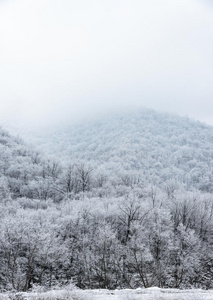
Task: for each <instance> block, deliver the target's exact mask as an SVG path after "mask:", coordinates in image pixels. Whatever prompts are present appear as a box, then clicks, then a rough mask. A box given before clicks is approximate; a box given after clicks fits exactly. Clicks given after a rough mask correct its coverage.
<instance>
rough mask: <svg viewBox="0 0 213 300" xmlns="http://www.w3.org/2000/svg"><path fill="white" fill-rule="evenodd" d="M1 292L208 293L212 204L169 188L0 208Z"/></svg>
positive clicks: (8, 203)
mask: <svg viewBox="0 0 213 300" xmlns="http://www.w3.org/2000/svg"><path fill="white" fill-rule="evenodd" d="M0 220H1V222H0V287H1V289H2V290H11V289H13V290H28V289H30V288H32V287H33V285H41V286H45V287H50V286H54V285H64V284H67V283H69V282H70V281H72V282H73V283H74V284H76V285H77V286H78V287H80V288H109V289H113V288H136V287H150V286H159V287H175V288H190V287H197V288H200V287H202V288H207V289H208V288H213V283H212V278H213V232H212V228H213V197H212V196H211V195H208V194H206V195H203V194H200V193H199V192H194V193H192V192H185V191H184V190H182V189H181V188H177V186H175V185H174V184H173V183H170V184H167V185H166V186H165V187H164V188H163V189H162V190H160V189H159V188H157V187H154V186H150V187H146V188H143V189H141V188H137V189H133V190H132V192H129V193H126V195H125V196H122V197H109V198H106V197H102V198H99V197H96V198H87V197H86V196H84V198H80V199H78V200H64V201H61V202H60V203H53V201H52V200H46V201H44V200H30V199H27V198H19V199H16V200H11V198H8V197H7V196H5V197H4V200H3V199H2V200H1V204H0Z"/></svg>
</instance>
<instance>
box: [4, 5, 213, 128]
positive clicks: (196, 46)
mask: <svg viewBox="0 0 213 300" xmlns="http://www.w3.org/2000/svg"><path fill="white" fill-rule="evenodd" d="M212 53H213V7H212V4H211V1H204V0H102V1H100V0H78V1H77V0H76V1H73V0H60V1H53V0H46V1H44V0H36V1H34V0H7V1H0V123H2V124H4V123H15V124H17V125H18V124H24V125H26V124H27V125H28V126H29V127H30V126H35V125H37V124H43V125H51V124H58V123H61V122H67V121H70V120H81V119H84V118H87V117H88V116H96V115H97V114H100V113H101V114H103V113H104V112H107V111H111V110H119V109H121V108H123V107H125V106H131V107H134V106H135V107H148V108H153V109H156V110H159V111H167V112H175V113H178V114H180V115H188V116H190V117H193V118H196V119H199V120H201V121H204V122H207V123H209V124H212V125H213V101H212V96H213V55H212Z"/></svg>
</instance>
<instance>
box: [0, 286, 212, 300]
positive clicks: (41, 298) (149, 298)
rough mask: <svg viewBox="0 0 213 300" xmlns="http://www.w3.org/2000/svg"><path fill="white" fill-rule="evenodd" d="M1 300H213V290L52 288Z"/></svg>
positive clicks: (6, 294)
mask: <svg viewBox="0 0 213 300" xmlns="http://www.w3.org/2000/svg"><path fill="white" fill-rule="evenodd" d="M0 300H213V290H210V291H205V290H196V289H192V290H177V289H160V288H148V289H136V290H128V289H125V290H114V291H113V290H78V289H75V290H72V289H63V290H51V291H48V292H41V291H40V292H39V291H37V292H29V293H2V294H0Z"/></svg>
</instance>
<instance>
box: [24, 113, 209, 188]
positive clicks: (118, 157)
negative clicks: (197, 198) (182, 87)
mask: <svg viewBox="0 0 213 300" xmlns="http://www.w3.org/2000/svg"><path fill="white" fill-rule="evenodd" d="M28 138H29V139H30V137H29V135H28ZM30 140H31V142H33V143H34V144H35V145H37V146H38V147H39V148H40V149H41V150H42V151H44V152H45V153H51V154H56V155H57V156H60V157H63V156H64V157H66V158H67V157H69V158H70V159H71V160H72V161H77V160H79V159H80V160H85V161H87V162H88V161H89V162H90V163H91V164H92V165H94V166H95V168H97V167H99V168H100V167H101V169H104V170H105V171H107V172H109V173H116V174H119V175H121V174H124V173H125V172H128V174H130V173H132V174H137V175H138V174H139V175H140V177H141V178H143V180H145V181H148V182H152V183H154V184H162V182H165V181H166V180H168V179H171V178H172V179H174V180H176V181H179V182H181V183H183V184H184V185H185V186H186V187H187V188H191V187H196V188H198V189H201V190H204V191H213V127H211V126H207V125H205V124H202V123H200V122H197V121H193V120H190V119H188V118H186V117H179V116H176V115H172V114H163V113H158V112H155V111H152V110H139V111H135V110H132V111H129V112H120V113H117V114H112V115H108V116H105V117H103V118H97V120H95V121H94V120H93V121H90V122H89V121H88V122H84V123H82V124H78V125H75V126H68V127H62V128H60V129H56V130H49V131H47V132H46V133H44V132H39V133H38V132H37V133H35V134H34V138H31V139H30Z"/></svg>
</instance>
